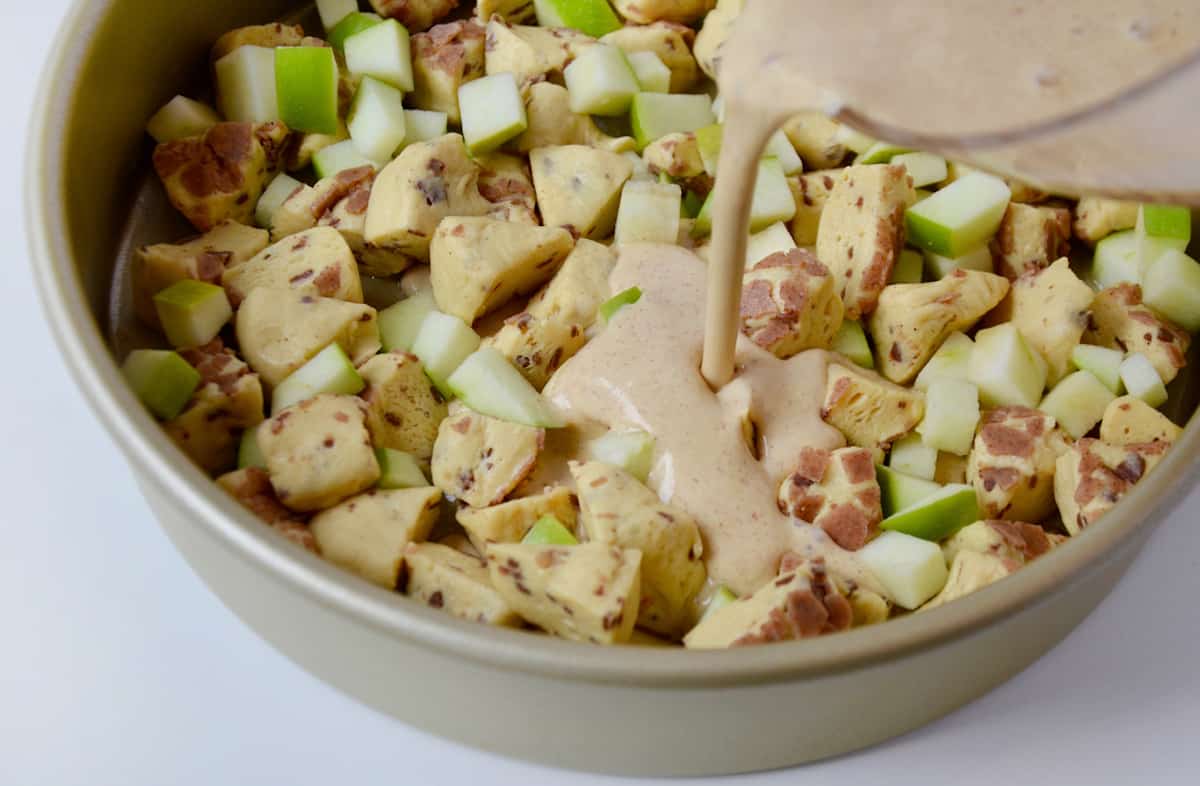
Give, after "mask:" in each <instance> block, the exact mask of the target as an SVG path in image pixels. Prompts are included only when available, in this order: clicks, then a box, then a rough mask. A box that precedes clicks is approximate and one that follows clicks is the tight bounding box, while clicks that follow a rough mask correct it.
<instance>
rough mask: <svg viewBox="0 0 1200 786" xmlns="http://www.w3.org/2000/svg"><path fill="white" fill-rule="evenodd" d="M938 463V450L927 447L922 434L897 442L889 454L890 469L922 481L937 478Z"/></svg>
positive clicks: (911, 435)
mask: <svg viewBox="0 0 1200 786" xmlns="http://www.w3.org/2000/svg"><path fill="white" fill-rule="evenodd" d="M926 418H928V415H926ZM937 462H938V450H937V448H933V447H930V446H929V445H926V444H925V441H924V440H922V439H921V435H920V434H910V435H908V436H907V437H905V438H903V439H898V440H896V442H895V444H893V445H892V450H891V452H890V453H889V454H888V467H890V468H891V469H893V470H895V471H896V472H901V473H903V474H905V475H912V476H913V477H914V478H921V479H922V480H933V479H934V477H936V476H937Z"/></svg>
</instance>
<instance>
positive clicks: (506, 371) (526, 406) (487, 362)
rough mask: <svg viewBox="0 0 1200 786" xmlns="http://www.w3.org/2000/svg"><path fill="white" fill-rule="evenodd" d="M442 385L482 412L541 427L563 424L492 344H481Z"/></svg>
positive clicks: (554, 426) (506, 419)
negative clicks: (445, 385) (489, 345)
mask: <svg viewBox="0 0 1200 786" xmlns="http://www.w3.org/2000/svg"><path fill="white" fill-rule="evenodd" d="M446 384H447V386H448V387H449V388H450V390H451V391H453V393H454V394H455V395H456V396H458V397H459V398H460V399H462V401H463V403H465V404H466V405H467V406H468V407H470V408H471V409H473V410H475V411H476V412H481V413H483V414H484V415H489V416H491V417H494V418H497V419H499V420H504V421H507V422H509V423H521V424H524V425H527V426H538V427H541V428H559V427H561V426H562V425H563V421H562V418H561V417H560V416H559V415H558V413H557V412H555V411H554V409H553V408H552V407H551V406H550V404H549V403H548V402H547V401H546V400H545V399H543V398H542V396H541V394H540V393H538V392H537V391H536V390H535V389H534V388H533V386H532V385H530V384H529V382H528V380H526V379H525V377H523V376H521V373H520V372H519V371H517V369H516V368H515V367H514V366H513V365H512V363H510V362H509V361H508V358H506V357H504V355H502V354H500V352H499V351H497V350H496V349H494V348H493V347H482V348H480V349H478V350H476V351H475V353H474V354H472V355H471V356H470V357H468V358H466V359H465V360H463V362H462V364H461V365H460V366H459V367H458V369H457V370H456V371H455V372H454V373H453V374H451V375H450V377H449V378H448V379H447V380H446Z"/></svg>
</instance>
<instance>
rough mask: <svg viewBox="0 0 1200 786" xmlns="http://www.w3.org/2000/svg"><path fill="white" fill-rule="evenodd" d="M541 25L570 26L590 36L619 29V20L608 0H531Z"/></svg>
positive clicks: (605, 33) (598, 35) (596, 36)
mask: <svg viewBox="0 0 1200 786" xmlns="http://www.w3.org/2000/svg"><path fill="white" fill-rule="evenodd" d="M533 9H534V12H535V13H536V14H537V21H538V24H539V25H541V26H542V27H570V28H573V29H575V30H578V31H579V32H581V33H586V34H587V35H590V36H591V37H592V38H599V37H601V36H604V35H608V34H609V33H611V32H613V31H614V30H620V29H621V20H620V18H619V17H618V16H617V13H616V12H615V11H613V9H612V6H610V5H609V4H608V0H533Z"/></svg>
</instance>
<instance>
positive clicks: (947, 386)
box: [917, 377, 979, 456]
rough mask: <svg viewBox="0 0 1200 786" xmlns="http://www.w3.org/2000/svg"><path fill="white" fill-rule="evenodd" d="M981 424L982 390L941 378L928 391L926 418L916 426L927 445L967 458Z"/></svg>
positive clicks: (959, 381)
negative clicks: (980, 396)
mask: <svg viewBox="0 0 1200 786" xmlns="http://www.w3.org/2000/svg"><path fill="white" fill-rule="evenodd" d="M978 425H979V388H977V387H975V386H974V385H973V384H971V383H970V382H966V381H964V380H961V379H954V378H953V377H939V378H937V379H935V380H933V382H931V383H930V385H929V388H928V389H927V390H926V391H925V419H924V420H922V421H921V425H919V426H917V431H918V432H920V434H921V439H922V440H923V441H924V442H925V444H926V445H928V446H930V447H932V448H936V449H937V450H944V451H946V452H947V453H953V454H955V455H956V456H965V455H967V454H968V453H970V452H971V443H972V442H974V441H975V429H976V427H977V426H978Z"/></svg>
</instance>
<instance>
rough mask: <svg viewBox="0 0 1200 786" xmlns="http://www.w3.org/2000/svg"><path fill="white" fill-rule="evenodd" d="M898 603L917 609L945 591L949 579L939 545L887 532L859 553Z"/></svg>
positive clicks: (898, 533) (899, 533)
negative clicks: (944, 587)
mask: <svg viewBox="0 0 1200 786" xmlns="http://www.w3.org/2000/svg"><path fill="white" fill-rule="evenodd" d="M858 554H859V557H860V559H862V561H863V563H864V564H866V566H867V568H868V569H869V570H870V571H871V573H873V574H874V575H875V578H876V579H878V580H879V583H880V584H882V585H883V587H884V589H886V590H887V592H888V594H889V595H891V596H892V599H893V600H895V602H896V603H897V604H898V605H900V606H903V607H904V608H906V609H910V610H911V609H915V608H917V607H919V606H920V605H921V604H923V603H924V602H925V601H927V600H929V599H930V598H932V597H933V596H934V595H936V594H938V592H940V591H941V589H942V587H943V586H945V584H946V579H947V577H948V575H949V573H948V571H947V569H946V559H945V557H943V556H942V550H941V549H940V548H938V545H937V544H936V543H931V542H929V541H927V540H922V539H920V538H914V537H912V536H911V535H905V534H904V533H903V532H885V533H883V534H882V535H880V536H879V537H878V538H876V539H875V540H873V541H872V542H870V543H868V544H867V545H866V546H864V547H863V548H862V550H860V551H859V552H858Z"/></svg>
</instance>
